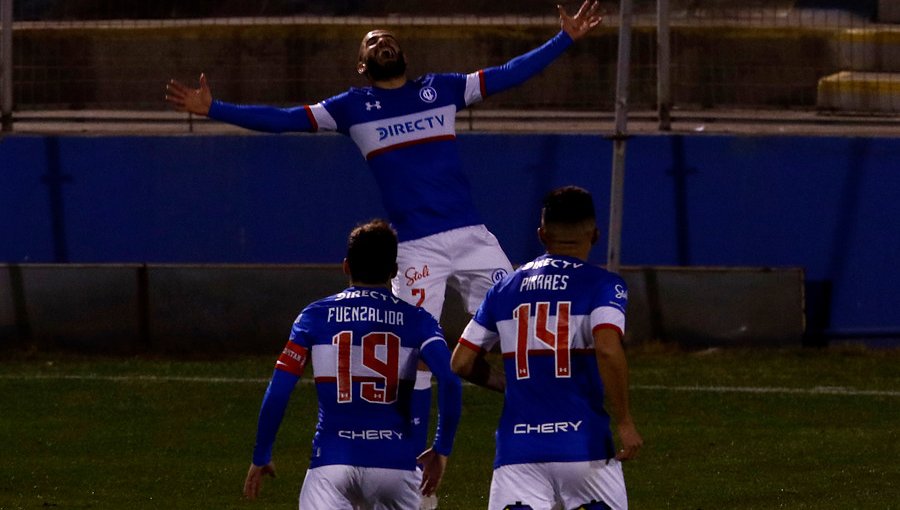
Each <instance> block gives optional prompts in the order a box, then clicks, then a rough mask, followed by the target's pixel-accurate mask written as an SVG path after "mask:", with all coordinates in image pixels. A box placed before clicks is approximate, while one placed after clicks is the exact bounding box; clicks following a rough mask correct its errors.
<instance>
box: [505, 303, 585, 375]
mask: <svg viewBox="0 0 900 510" xmlns="http://www.w3.org/2000/svg"><path fill="white" fill-rule="evenodd" d="M571 308H572V303H570V302H568V301H560V302H558V303H557V304H556V330H555V331H552V330H551V329H550V327H549V316H550V303H547V302H540V303H535V316H534V338H535V339H537V340H538V341H540V342H541V343H543V344H545V345H547V346H548V347H550V349H552V351H553V359H554V361H555V364H554V366H555V367H556V373H555V375H556V377H571V376H572V373H571V366H572V353H571V351H570V350H569V338H570V336H569V317H570V314H571ZM513 317H514V318H515V319H516V320H517V322H516V379H528V378H529V377H531V371H530V369H529V367H528V353H529V350H528V343H529V341H528V340H529V337H530V336H531V332H532V329H531V321H532V317H531V303H525V304H522V305H519V306H518V307H516V309H515V310H514V311H513ZM536 351H537V352H540V351H544V349H533V350H532V351H531V352H536Z"/></svg>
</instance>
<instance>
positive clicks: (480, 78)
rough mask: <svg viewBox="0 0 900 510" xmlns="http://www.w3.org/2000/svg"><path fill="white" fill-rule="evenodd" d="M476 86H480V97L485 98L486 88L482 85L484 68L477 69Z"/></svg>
mask: <svg viewBox="0 0 900 510" xmlns="http://www.w3.org/2000/svg"><path fill="white" fill-rule="evenodd" d="M478 87H479V88H481V99H486V98H487V88H486V87H485V86H484V69H479V70H478Z"/></svg>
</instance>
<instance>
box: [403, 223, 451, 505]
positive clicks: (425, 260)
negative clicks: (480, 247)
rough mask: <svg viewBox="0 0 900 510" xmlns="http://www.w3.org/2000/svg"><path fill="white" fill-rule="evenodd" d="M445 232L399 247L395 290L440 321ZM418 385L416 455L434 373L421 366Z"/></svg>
mask: <svg viewBox="0 0 900 510" xmlns="http://www.w3.org/2000/svg"><path fill="white" fill-rule="evenodd" d="M445 237H446V235H445V234H444V233H441V234H435V235H433V236H428V237H424V238H422V239H415V240H413V241H406V242H402V243H400V244H399V245H398V246H397V276H396V277H395V278H394V279H393V280H392V281H391V290H392V291H393V292H394V294H395V295H396V296H397V297H399V298H400V299H403V300H404V301H406V302H408V303H410V304H413V305H415V306H420V307H422V308H425V310H427V311H428V313H430V314H431V315H432V316H434V317H435V318H437V319H438V320H440V317H441V311H442V310H443V307H444V295H445V294H446V287H447V276H448V275H449V271H450V263H449V260H448V258H447V250H446V241H445V239H444V238H445ZM417 368H418V370H417V372H416V374H417V375H416V384H415V387H414V389H413V394H412V401H411V403H410V415H411V418H412V420H413V428H412V433H413V436H414V444H415V446H416V452H417V453H421V452H422V451H424V450H425V449H426V445H427V444H428V430H429V429H428V422H429V418H430V416H431V393H432V391H431V372H430V371H428V367H427V366H426V365H425V364H424V363H421V362H420V363H419V366H418V367H417ZM421 504H422V506H421V510H432V509H435V508H437V497H436V496H432V497H429V498H422V501H421Z"/></svg>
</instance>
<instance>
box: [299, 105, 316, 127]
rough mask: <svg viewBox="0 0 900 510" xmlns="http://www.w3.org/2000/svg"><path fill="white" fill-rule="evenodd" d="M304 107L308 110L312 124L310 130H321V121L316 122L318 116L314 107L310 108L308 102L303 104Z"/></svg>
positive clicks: (307, 114)
mask: <svg viewBox="0 0 900 510" xmlns="http://www.w3.org/2000/svg"><path fill="white" fill-rule="evenodd" d="M303 108H304V109H305V110H306V116H307V117H309V123H310V124H312V128H311V129H310V131H312V132H313V133H315V132H316V131H318V130H319V123H318V122H316V116H315V115H313V112H312V108H310V107H309V105H308V104H306V105H303Z"/></svg>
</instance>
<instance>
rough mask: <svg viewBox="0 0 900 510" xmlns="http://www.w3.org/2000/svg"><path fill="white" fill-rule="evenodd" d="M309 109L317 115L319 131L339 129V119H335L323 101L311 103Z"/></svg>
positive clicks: (314, 115)
mask: <svg viewBox="0 0 900 510" xmlns="http://www.w3.org/2000/svg"><path fill="white" fill-rule="evenodd" d="M309 111H310V112H311V113H312V115H313V117H315V119H316V122H317V123H318V128H319V129H318V130H319V131H336V130H337V121H335V120H334V117H332V116H331V114H330V113H328V110H326V109H325V106H324V105H322V103H316V104H314V105H310V107H309Z"/></svg>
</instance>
